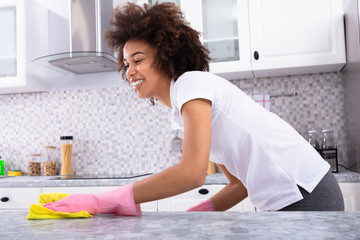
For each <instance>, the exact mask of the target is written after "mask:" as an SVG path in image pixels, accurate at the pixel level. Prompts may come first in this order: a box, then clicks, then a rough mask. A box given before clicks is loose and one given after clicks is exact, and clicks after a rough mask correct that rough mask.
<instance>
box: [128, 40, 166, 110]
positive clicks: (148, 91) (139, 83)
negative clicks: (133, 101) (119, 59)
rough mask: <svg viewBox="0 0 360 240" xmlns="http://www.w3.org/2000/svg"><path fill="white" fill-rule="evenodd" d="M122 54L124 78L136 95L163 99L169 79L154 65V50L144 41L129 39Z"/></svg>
mask: <svg viewBox="0 0 360 240" xmlns="http://www.w3.org/2000/svg"><path fill="white" fill-rule="evenodd" d="M123 55H124V59H123V61H124V65H125V70H126V78H127V80H128V81H129V83H130V85H131V87H132V88H133V89H134V90H135V91H136V93H137V95H138V97H139V98H150V97H155V98H157V99H158V100H159V101H162V100H163V101H164V99H165V98H166V97H167V95H168V94H169V91H170V90H169V89H170V82H171V79H169V78H168V77H167V76H166V75H165V74H162V73H161V72H160V71H158V70H157V69H156V68H155V67H154V60H155V55H156V53H155V50H154V49H153V48H151V47H150V45H149V44H148V43H147V42H145V41H138V40H130V41H128V42H126V44H125V45H124V49H123ZM163 103H164V102H163ZM164 104H165V105H167V104H166V103H164Z"/></svg>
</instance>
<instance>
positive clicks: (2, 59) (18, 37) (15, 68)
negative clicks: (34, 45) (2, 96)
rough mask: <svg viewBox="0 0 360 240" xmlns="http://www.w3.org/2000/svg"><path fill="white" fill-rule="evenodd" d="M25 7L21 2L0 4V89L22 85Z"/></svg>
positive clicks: (2, 2)
mask: <svg viewBox="0 0 360 240" xmlns="http://www.w3.org/2000/svg"><path fill="white" fill-rule="evenodd" d="M23 18H24V6H23V3H22V2H21V1H1V2H0V32H1V38H0V87H6V86H16V85H22V84H23V80H24V67H25V66H24V65H25V63H24V58H22V57H21V56H23V55H24V52H25V50H24V49H25V42H24V41H22V39H24V33H25V31H24V27H23V25H22V24H19V23H21V22H24V20H23Z"/></svg>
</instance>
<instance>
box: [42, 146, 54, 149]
mask: <svg viewBox="0 0 360 240" xmlns="http://www.w3.org/2000/svg"><path fill="white" fill-rule="evenodd" d="M44 148H47V149H55V148H56V147H55V146H44Z"/></svg>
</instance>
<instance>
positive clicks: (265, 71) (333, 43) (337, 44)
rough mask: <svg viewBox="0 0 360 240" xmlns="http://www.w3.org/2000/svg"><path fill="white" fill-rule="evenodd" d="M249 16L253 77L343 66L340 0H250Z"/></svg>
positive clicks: (315, 70)
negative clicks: (256, 56) (256, 55)
mask: <svg viewBox="0 0 360 240" xmlns="http://www.w3.org/2000/svg"><path fill="white" fill-rule="evenodd" d="M249 16H250V37H251V40H250V42H251V52H252V53H251V55H252V56H251V59H252V69H253V71H254V76H255V77H264V76H272V75H274V76H276V75H286V74H301V73H313V72H329V71H340V70H341V68H342V67H343V66H344V65H345V62H346V59H345V42H344V40H345V38H344V27H343V6H342V1H341V0H316V1H313V0H270V1H269V0H251V1H249ZM255 52H257V54H258V59H257V60H256V58H255Z"/></svg>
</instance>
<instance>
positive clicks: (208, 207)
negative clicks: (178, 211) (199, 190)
mask: <svg viewBox="0 0 360 240" xmlns="http://www.w3.org/2000/svg"><path fill="white" fill-rule="evenodd" d="M186 211H187V212H210V211H215V207H214V204H213V203H212V201H211V200H210V199H208V200H205V201H203V202H201V203H199V204H197V205H195V206H193V207H191V208H189V209H187V210H186Z"/></svg>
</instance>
